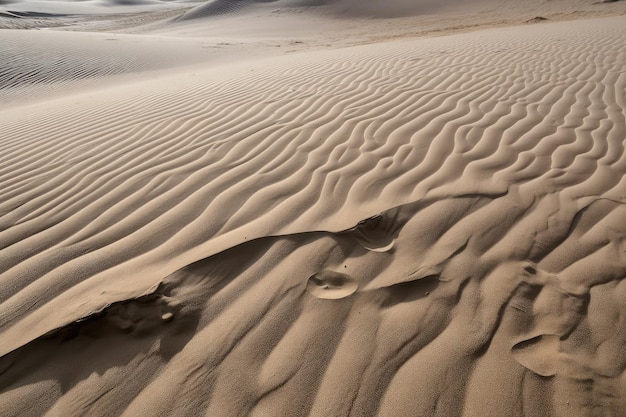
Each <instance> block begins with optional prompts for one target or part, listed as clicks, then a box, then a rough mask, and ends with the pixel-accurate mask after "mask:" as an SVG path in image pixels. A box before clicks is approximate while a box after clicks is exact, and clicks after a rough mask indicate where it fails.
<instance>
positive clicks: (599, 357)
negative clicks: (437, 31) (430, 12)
mask: <svg viewBox="0 0 626 417" xmlns="http://www.w3.org/2000/svg"><path fill="white" fill-rule="evenodd" d="M222 3H224V2H223V1H221V2H214V4H213V5H212V6H211V5H208V6H206V5H205V6H204V7H201V6H199V7H198V8H195V9H191V10H192V12H193V13H192V12H190V14H189V15H187V17H189V16H191V17H192V18H193V19H190V20H193V21H194V24H196V20H197V19H201V16H200V17H198V16H196V14H198V15H200V14H202V13H205V12H207V11H209V12H211V13H213V12H214V10H213V9H212V8H211V7H217V6H216V5H218V6H219V5H221V4H222ZM226 3H228V2H226ZM209 6H211V7H209ZM237 6H238V7H234V6H233V8H234V9H236V10H239V6H240V5H237ZM241 6H242V7H243V5H241ZM220 10H221V9H220ZM194 13H195V14H194ZM194 16H195V17H194ZM181 22H182V23H181ZM183 23H184V19H178V20H176V21H174V22H173V23H172V24H175V25H180V24H183ZM529 28H532V30H530V29H529ZM0 32H2V31H0ZM6 32H7V34H8V35H7V36H8V37H7V39H12V43H11V44H9V47H6V46H5V47H4V49H2V50H0V54H4V56H6V57H9V58H10V59H7V61H6V62H9V63H10V64H9V65H7V67H6V68H5V67H3V72H2V73H0V86H1V88H0V94H5V96H4V97H7V101H5V102H3V104H4V105H3V106H2V107H1V108H0V126H1V129H0V415H2V416H39V415H41V416H109V415H110V416H113V415H116V416H117V415H120V416H202V415H206V416H220V417H221V416H224V417H227V416H243V415H245V416H257V417H260V416H316V417H318V416H319V417H328V416H338V417H339V416H354V417H357V416H390V417H391V416H393V417H401V416H416V415H419V416H459V417H473V416H520V417H521V416H538V415H540V416H589V415H594V416H595V415H598V416H605V415H606V416H611V415H612V416H619V415H626V374H625V373H624V370H625V369H626V337H625V336H624V335H625V334H626V327H625V326H626V319H625V317H626V303H625V302H624V300H626V298H625V297H626V282H625V281H624V279H623V278H625V277H626V179H625V174H626V154H625V145H626V93H625V92H626V50H625V49H624V42H623V40H624V39H625V38H626V17H625V16H616V17H610V18H603V19H595V20H592V19H590V20H577V21H571V22H558V23H550V22H542V23H540V24H532V25H530V24H529V25H525V26H520V27H510V28H494V29H488V30H482V31H477V32H474V33H464V34H456V35H452V36H445V37H432V38H423V39H404V40H398V41H394V42H384V43H380V44H378V43H371V44H368V45H361V46H354V47H347V48H341V49H327V50H318V51H306V50H304V51H300V52H298V53H293V54H283V55H282V56H276V57H273V58H265V59H264V58H258V57H255V58H249V59H240V60H237V61H236V62H231V63H229V62H226V61H223V62H220V63H219V65H211V55H210V54H208V55H198V54H197V52H198V51H200V50H204V48H202V47H203V46H205V45H204V44H203V43H202V42H199V41H198V42H196V41H190V39H189V38H181V39H180V44H177V43H176V41H175V40H174V38H171V37H161V35H158V36H157V35H153V36H154V38H150V36H151V35H145V36H146V38H142V37H139V36H135V35H133V36H131V35H119V36H117V38H116V39H117V40H116V41H107V40H106V39H107V38H108V37H110V36H112V34H106V35H103V36H100V35H102V34H95V35H94V37H88V38H85V39H86V40H85V41H84V42H85V43H83V44H81V45H79V47H78V48H76V49H74V51H72V48H70V47H68V44H67V43H66V42H65V41H64V39H79V38H80V36H87V35H89V36H91V35H92V34H84V33H80V32H76V33H75V32H72V33H65V32H59V34H54V35H52V36H51V37H49V38H47V39H46V40H45V42H46V43H47V44H48V45H49V49H44V48H43V47H41V45H42V43H36V44H37V45H39V47H41V48H42V49H41V50H40V52H41V53H43V54H45V53H49V54H52V55H54V53H55V51H57V52H63V55H65V56H67V57H68V60H65V61H62V62H59V63H57V64H56V65H52V66H51V67H50V68H44V69H43V70H41V69H39V68H38V67H37V65H36V62H37V61H36V56H37V54H38V52H37V49H36V48H35V49H33V50H31V51H30V52H28V53H26V54H19V53H18V52H16V51H18V49H19V47H18V46H17V45H23V44H24V43H23V42H26V41H28V40H33V39H35V38H34V37H31V35H30V34H29V35H26V37H24V36H22V35H17V34H15V33H14V32H13V31H6ZM107 42H109V43H110V42H119V43H120V44H121V45H120V46H119V48H120V50H121V51H122V53H120V54H118V55H116V56H113V57H111V60H106V59H105V58H106V57H107V51H109V49H107V48H113V47H111V46H110V45H109V43H107ZM142 42H143V43H142ZM138 43H139V44H140V45H141V48H140V47H137V49H135V46H133V45H137V44H138ZM165 45H167V46H165ZM178 46H180V47H178ZM144 47H145V48H144ZM160 47H163V56H165V57H166V58H167V59H163V57H160V58H159V56H157V54H156V52H155V53H154V54H153V53H152V52H154V51H157V50H159V48H160ZM115 48H117V47H115ZM111 50H113V49H111ZM135 50H136V51H137V53H133V51H135ZM140 50H143V51H144V52H143V53H139V51H140ZM46 56H47V55H46ZM86 56H88V57H90V59H89V60H84V59H82V58H84V57H86ZM79 63H81V65H82V66H79V65H78V64H79ZM75 64H76V65H75ZM22 68H27V69H28V71H26V73H28V74H30V75H28V76H24V74H25V71H23V70H22ZM141 71H150V72H149V74H150V76H146V77H144V78H143V79H142V78H138V77H127V78H123V77H121V78H115V77H118V76H123V75H124V74H126V75H128V74H137V73H138V72H141ZM114 80H119V82H117V83H116V82H112V81H114ZM98 81H102V83H101V84H98ZM59 86H60V87H59ZM64 86H65V87H64ZM66 87H67V94H62V93H63V88H66ZM59 88H60V90H59ZM53 90H54V91H56V92H55V93H54V94H52V91H53ZM59 91H61V94H58V92H59ZM28 94H33V95H36V96H37V98H38V101H37V102H35V103H26V102H24V100H22V98H24V97H27V96H28ZM18 98H19V99H20V100H18ZM9 99H11V100H16V101H15V103H14V104H10V102H9V101H8V100H9Z"/></svg>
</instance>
